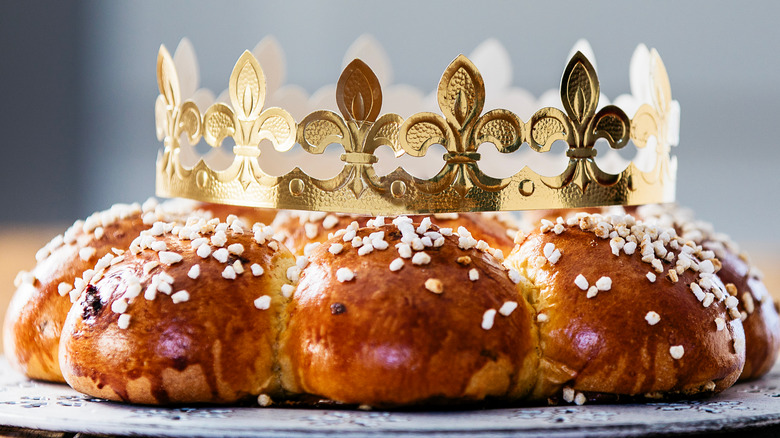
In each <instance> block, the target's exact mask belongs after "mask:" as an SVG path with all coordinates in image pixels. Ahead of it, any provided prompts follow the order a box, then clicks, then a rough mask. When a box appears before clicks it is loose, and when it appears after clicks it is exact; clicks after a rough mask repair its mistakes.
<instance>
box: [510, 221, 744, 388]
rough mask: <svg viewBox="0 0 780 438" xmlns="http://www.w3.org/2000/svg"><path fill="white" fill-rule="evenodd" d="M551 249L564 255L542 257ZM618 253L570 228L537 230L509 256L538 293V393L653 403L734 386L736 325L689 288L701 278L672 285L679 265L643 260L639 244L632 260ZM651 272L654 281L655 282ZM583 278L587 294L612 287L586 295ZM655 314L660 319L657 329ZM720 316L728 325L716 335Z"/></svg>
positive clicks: (682, 278) (739, 336)
mask: <svg viewBox="0 0 780 438" xmlns="http://www.w3.org/2000/svg"><path fill="white" fill-rule="evenodd" d="M559 231H560V230H559ZM658 232H659V233H660V232H661V231H658ZM640 241H641V240H640ZM549 244H552V245H554V249H557V250H558V251H560V253H561V256H560V258H559V259H558V260H557V261H556V262H555V263H554V264H553V263H551V262H550V261H549V260H548V257H547V256H546V255H545V247H546V246H547V245H549ZM552 248H553V247H548V248H547V254H549V253H550V250H551V249H552ZM669 251H673V252H675V254H676V255H679V251H677V250H674V249H671V248H669ZM618 252H619V254H620V255H619V256H616V255H614V254H613V248H612V247H611V246H610V239H609V238H601V237H597V236H596V234H594V233H593V232H592V230H591V231H582V230H581V229H579V228H578V227H577V226H573V227H571V226H566V227H565V229H564V230H563V231H562V232H561V233H560V234H557V233H556V232H553V231H552V230H550V231H547V232H541V231H540V230H539V229H538V228H537V229H536V230H534V231H533V232H531V233H530V234H529V235H527V236H526V237H525V239H524V240H523V241H522V244H521V245H519V246H518V247H517V248H516V249H515V251H513V253H512V254H511V255H510V256H509V257H508V258H507V261H506V264H507V265H508V266H511V267H514V268H516V269H518V270H519V271H520V272H521V273H524V274H525V275H526V276H528V278H530V279H531V280H532V281H533V282H534V283H535V286H536V291H535V294H534V295H533V296H531V297H529V298H530V299H531V301H532V302H533V304H534V307H535V308H536V311H537V312H538V315H539V316H537V321H538V326H539V334H540V347H541V350H542V359H541V362H540V375H539V381H538V383H537V385H536V388H535V390H534V394H533V396H534V397H535V398H537V399H543V398H546V397H550V396H554V395H557V394H558V393H559V392H558V391H560V390H561V389H562V388H563V387H567V388H568V390H569V392H570V395H572V396H573V394H574V393H573V392H572V390H574V391H577V392H579V391H581V392H589V393H608V394H619V395H649V396H655V395H657V394H659V393H660V394H671V393H677V392H680V393H697V392H707V391H716V392H717V391H721V390H723V389H725V388H727V387H729V386H731V385H732V384H733V383H734V382H735V381H736V379H737V377H738V376H739V373H740V372H741V370H742V366H743V364H744V334H743V331H742V326H741V323H740V321H739V319H732V318H730V317H729V314H728V312H727V310H726V308H725V306H724V304H723V302H718V300H717V299H715V301H714V302H713V303H712V304H710V305H709V307H704V306H703V304H702V302H700V301H699V300H698V299H697V297H696V296H695V295H694V293H693V292H692V291H691V289H690V286H689V285H690V283H692V282H694V281H698V277H697V274H696V273H695V272H693V271H692V270H690V269H688V270H685V271H684V272H682V273H681V274H680V275H679V276H678V278H677V280H678V281H677V282H676V283H674V282H672V281H671V280H670V279H669V278H667V277H666V274H667V272H668V271H669V270H670V267H671V269H672V270H674V264H670V263H668V262H663V263H662V266H663V272H662V273H658V272H656V271H655V270H654V268H653V267H652V265H651V264H649V263H647V262H643V261H642V260H641V258H642V255H641V246H640V247H638V248H637V249H636V251H635V252H634V253H633V254H632V255H628V254H626V253H625V252H620V251H618ZM648 272H652V273H654V274H655V275H656V276H657V278H656V279H655V281H654V282H651V281H650V279H648V277H647V276H646V275H647V274H648ZM579 275H582V276H583V277H584V279H585V280H587V283H588V285H587V286H585V284H583V283H582V282H581V281H580V282H579V283H580V284H582V286H583V287H585V288H586V289H590V286H594V285H595V284H596V282H597V281H598V280H599V279H601V278H602V277H609V278H610V279H611V285H610V287H609V290H598V289H596V290H594V291H593V292H595V296H592V297H591V298H588V292H587V291H586V290H583V289H582V288H581V287H580V286H578V285H577V283H575V281H576V279H577V277H578V276H579ZM603 284H605V283H603ZM603 284H602V285H603ZM649 312H655V313H657V315H658V316H659V317H660V320H659V321H658V322H656V323H655V324H654V325H651V324H650V323H649V322H648V319H650V320H652V319H653V318H652V317H651V316H649V315H648V313H649ZM646 318H648V319H646ZM716 318H720V319H722V320H723V322H724V323H725V324H724V328H723V329H722V330H720V331H719V330H718V329H717V325H716ZM740 342H742V344H741V345H742V347H741V346H740ZM678 346H681V347H682V349H681V350H680V349H679V348H678ZM673 347H675V349H674V350H673V349H672V348H673ZM736 349H741V350H742V351H741V352H737V351H736ZM672 353H683V354H682V356H681V357H679V358H675V357H673V354H672ZM710 382H712V383H710ZM564 396H565V394H564ZM568 401H572V400H568Z"/></svg>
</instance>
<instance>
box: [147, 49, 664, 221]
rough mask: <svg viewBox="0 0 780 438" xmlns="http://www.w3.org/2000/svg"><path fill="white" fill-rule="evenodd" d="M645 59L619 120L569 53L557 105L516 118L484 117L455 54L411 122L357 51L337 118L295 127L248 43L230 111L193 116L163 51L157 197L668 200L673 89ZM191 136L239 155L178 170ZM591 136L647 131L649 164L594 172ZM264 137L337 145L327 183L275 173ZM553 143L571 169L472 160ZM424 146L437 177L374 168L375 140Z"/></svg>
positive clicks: (272, 203) (653, 61)
mask: <svg viewBox="0 0 780 438" xmlns="http://www.w3.org/2000/svg"><path fill="white" fill-rule="evenodd" d="M649 66H650V69H651V71H650V72H649V73H650V78H651V87H652V90H651V92H653V93H654V96H653V97H654V98H653V99H652V100H651V102H650V103H644V104H642V105H641V106H640V107H639V108H638V109H637V111H636V112H635V114H634V117H633V119H629V117H628V116H627V115H626V113H625V112H624V111H623V110H622V109H620V108H618V107H617V106H614V105H607V106H604V107H603V108H601V109H598V110H597V108H598V100H599V82H598V78H597V76H596V71H595V69H594V68H593V66H592V65H591V63H590V62H589V61H588V59H587V58H586V57H585V56H584V55H583V54H582V53H581V52H577V53H576V54H575V55H574V56H573V57H572V58H571V60H570V61H569V63H568V65H567V66H566V68H565V70H564V73H563V78H562V80H561V87H560V95H561V101H562V104H563V111H562V110H560V109H557V108H552V107H548V108H542V109H540V110H538V111H536V112H535V113H534V114H533V115H532V116H531V117H530V118H529V120H528V121H527V122H523V121H522V120H521V119H520V118H519V117H518V116H517V115H516V114H514V113H512V112H511V111H509V110H505V109H494V110H491V111H488V112H485V113H483V105H484V99H485V87H484V83H483V80H482V76H481V75H480V73H479V71H478V70H477V68H476V67H475V66H474V64H473V63H472V62H471V61H470V60H469V59H468V58H466V57H465V56H463V55H460V56H458V57H457V58H456V59H455V60H454V61H453V62H452V63H451V64H450V65H449V67H447V69H446V70H445V72H444V74H443V75H442V78H441V81H440V82H439V87H438V92H437V100H438V104H439V108H440V110H441V114H434V113H430V112H422V113H416V114H413V115H412V116H410V117H409V118H407V119H403V118H402V117H401V116H399V115H397V114H381V105H382V90H381V87H380V85H379V81H378V79H377V77H376V75H375V74H374V73H373V72H372V71H371V69H370V68H369V67H368V66H367V65H366V64H365V63H363V62H362V61H360V60H359V59H355V60H354V61H353V62H351V63H350V64H349V65H348V66H347V67H346V68H345V69H344V71H343V72H342V74H341V77H340V79H339V81H338V85H337V89H336V103H337V105H338V108H339V110H340V112H341V115H339V114H336V113H335V112H332V111H326V110H320V111H314V112H312V113H310V114H309V115H307V116H306V117H304V118H303V119H302V120H301V121H300V122H298V123H296V121H295V120H294V119H293V117H292V116H291V115H290V114H289V113H288V112H287V111H285V110H283V109H281V108H268V109H264V108H263V105H264V101H265V77H264V74H263V71H262V69H261V68H260V65H259V63H258V62H257V60H256V59H255V57H254V56H253V55H252V54H251V53H250V52H248V51H247V52H244V54H243V55H242V56H241V57H240V58H239V60H238V62H237V63H236V65H235V68H234V69H233V72H232V74H231V78H230V82H229V89H228V90H229V96H230V102H231V105H226V104H223V103H215V104H213V105H211V106H209V107H208V108H207V109H206V111H205V112H203V113H201V111H200V109H199V108H198V106H197V105H196V104H195V103H194V102H193V101H191V100H187V101H184V102H182V99H181V93H180V90H179V78H178V76H177V72H176V68H175V65H174V63H173V59H172V58H171V56H170V54H169V53H168V51H167V50H166V49H165V47H164V46H162V47H161V48H160V51H159V55H158V60H157V79H158V86H159V89H160V95H159V96H158V98H157V102H156V107H155V110H156V122H157V135H158V138H159V139H160V140H162V141H163V142H164V149H163V151H162V152H161V154H160V155H159V156H158V160H157V181H156V192H157V195H159V196H164V197H184V198H191V199H196V200H200V201H206V202H216V203H226V204H235V205H244V206H254V207H270V208H282V209H294V210H316V211H333V212H344V213H363V214H383V215H392V214H402V213H441V212H458V211H501V210H505V211H506V210H530V209H548V208H583V207H596V206H605V205H636V204H646V203H664V202H672V201H674V194H675V182H676V165H675V164H676V162H675V161H674V160H672V158H671V156H670V144H669V141H668V139H667V131H668V129H669V128H668V125H669V119H670V115H669V113H670V112H671V107H672V100H671V91H670V89H669V82H668V77H667V75H666V71H665V69H664V66H663V63H662V61H661V59H660V57H659V56H658V54H657V52H655V50H653V51H652V52H651V53H650V63H649ZM201 136H202V137H203V138H204V139H205V140H206V142H207V143H208V144H209V145H211V146H212V147H215V148H220V147H222V146H221V144H222V141H223V140H224V139H225V138H227V137H231V138H232V139H233V140H234V142H235V146H234V147H233V153H234V154H235V156H234V158H233V161H232V163H231V164H230V166H229V167H228V168H227V169H224V170H215V169H212V168H210V167H209V166H208V165H207V164H206V162H205V161H204V160H202V159H201V160H200V161H198V162H197V164H196V165H195V166H194V167H191V168H190V167H186V166H184V165H183V164H182V162H181V157H180V151H181V150H180V141H181V140H182V139H185V140H186V141H187V142H188V143H189V144H196V143H197V142H198V141H199V140H200V137H201ZM599 138H601V139H604V140H606V142H607V143H608V144H609V146H610V147H611V148H612V149H621V148H623V147H625V146H626V145H627V144H629V141H632V142H633V144H634V145H635V146H636V147H637V148H645V147H646V146H647V144H648V142H649V140H650V139H651V138H652V139H654V142H655V143H656V157H655V166H654V168H653V169H652V170H650V171H649V172H644V171H642V170H640V168H639V167H638V166H637V165H636V164H635V163H633V162H632V163H630V164H629V165H628V166H627V167H626V169H625V170H623V171H622V172H620V173H617V174H611V173H608V172H605V171H603V170H602V169H601V168H599V166H598V165H597V163H596V161H595V160H594V158H595V156H596V152H597V151H596V149H595V148H594V145H595V143H596V140H597V139H599ZM262 140H269V141H270V142H271V143H272V144H273V146H274V148H275V149H276V150H278V151H282V152H283V151H287V150H289V149H290V148H291V147H292V146H293V144H295V143H297V144H299V145H300V146H301V147H302V148H303V150H304V151H306V152H308V153H309V154H312V156H313V157H316V156H317V154H322V153H323V152H324V150H325V148H326V147H327V146H328V145H329V144H333V143H337V144H340V145H341V146H343V148H344V153H342V154H341V156H340V159H341V161H343V162H344V166H343V168H342V170H341V172H339V174H338V175H336V176H335V177H333V178H330V179H324V180H321V179H316V178H313V177H311V176H309V175H307V174H306V173H304V172H303V171H302V170H301V169H300V168H299V167H296V168H295V169H293V170H292V171H291V172H289V173H287V174H285V175H283V176H278V177H275V176H271V175H268V174H267V173H265V172H264V171H263V170H262V168H261V166H260V163H262V162H263V160H264V157H263V156H262V155H261V154H260V148H259V144H260V142H261V141H262ZM557 140H562V141H564V142H565V143H566V144H567V145H568V149H567V150H566V154H565V155H566V157H567V158H568V163H567V165H566V168H565V170H564V171H563V172H562V173H560V174H559V175H556V176H552V177H549V176H543V175H540V174H538V173H536V172H534V171H533V170H531V169H530V168H528V167H527V166H526V167H523V168H522V169H521V170H520V171H518V172H517V173H515V174H514V175H512V176H510V177H508V178H494V177H491V176H489V175H486V174H485V173H483V172H482V170H481V169H480V167H479V164H480V161H481V159H482V156H481V154H479V153H478V152H477V148H478V147H479V146H480V145H481V144H483V143H492V144H493V145H495V146H496V148H497V149H498V151H499V152H501V153H502V154H512V153H516V152H517V151H518V149H520V148H521V146H523V145H526V146H527V147H528V148H530V149H531V150H533V151H536V152H538V153H545V152H549V151H550V149H551V147H552V144H553V142H555V141H557ZM433 144H440V145H442V146H444V148H445V149H446V150H447V153H446V154H445V155H444V156H443V161H444V163H443V165H442V167H441V169H440V171H439V172H438V173H437V174H436V175H435V176H434V177H432V178H430V179H420V178H416V177H414V176H412V175H411V174H410V173H408V172H407V171H405V170H404V169H402V168H398V169H396V170H395V171H393V172H391V173H389V174H387V175H384V176H379V175H377V174H376V172H375V169H374V164H375V163H376V162H377V160H378V158H377V156H376V155H375V151H376V149H377V148H378V147H379V146H389V147H390V148H392V150H393V151H394V153H395V155H396V156H400V155H402V154H407V155H410V156H413V157H422V156H424V155H425V154H426V153H427V150H428V147H429V146H431V145H433Z"/></svg>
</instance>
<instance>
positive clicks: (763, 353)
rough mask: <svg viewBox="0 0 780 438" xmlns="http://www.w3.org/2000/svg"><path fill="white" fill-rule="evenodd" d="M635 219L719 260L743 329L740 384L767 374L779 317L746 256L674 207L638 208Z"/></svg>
mask: <svg viewBox="0 0 780 438" xmlns="http://www.w3.org/2000/svg"><path fill="white" fill-rule="evenodd" d="M636 215H637V216H638V217H641V218H642V219H644V220H646V221H652V222H657V223H659V224H661V225H662V226H667V227H673V228H674V229H675V230H677V232H678V233H679V234H680V236H682V238H683V239H685V240H690V241H692V242H695V243H696V244H697V245H701V246H702V247H703V248H705V249H707V250H710V251H712V252H713V255H714V256H715V257H717V258H718V260H720V262H721V264H722V268H721V269H720V271H718V277H720V279H721V280H723V283H725V285H726V291H727V292H728V293H729V295H731V296H734V297H736V298H737V299H738V309H739V312H740V318H741V319H742V325H743V326H744V328H745V353H746V357H745V368H744V369H743V370H742V374H741V375H740V380H750V379H755V378H758V377H761V376H763V375H764V374H766V373H768V372H769V370H770V369H771V368H772V365H773V364H774V363H775V360H777V353H778V350H780V316H778V309H777V303H776V302H775V301H774V300H773V299H772V296H771V295H770V293H769V291H768V290H767V288H766V285H764V282H763V281H762V274H761V272H760V271H759V270H758V269H757V268H756V267H755V266H753V265H752V264H751V262H750V258H749V257H748V255H747V254H746V253H744V252H742V251H740V249H739V246H738V245H737V244H736V243H735V242H734V241H733V240H731V239H730V238H729V237H728V236H727V235H725V234H720V233H716V232H715V230H714V229H713V226H712V224H710V223H707V222H704V221H699V220H696V219H695V218H694V216H693V212H691V211H690V210H687V209H685V208H682V207H679V206H677V205H657V204H653V205H647V206H641V207H639V208H638V209H637V211H636Z"/></svg>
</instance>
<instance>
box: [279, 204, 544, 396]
mask: <svg viewBox="0 0 780 438" xmlns="http://www.w3.org/2000/svg"><path fill="white" fill-rule="evenodd" d="M393 223H394V225H389V224H388V225H382V224H381V223H378V224H371V225H372V226H369V227H368V228H360V229H358V227H357V223H355V224H353V225H352V226H350V227H348V228H347V229H346V231H344V230H342V231H341V232H339V233H336V236H335V237H333V238H331V239H329V240H328V241H326V242H325V243H323V244H322V245H319V246H317V247H316V248H314V249H313V250H311V252H310V255H309V257H308V264H307V266H306V267H305V269H303V273H302V276H301V280H300V283H299V284H298V287H297V289H296V292H295V294H294V295H293V299H292V301H291V303H290V305H289V308H288V314H289V322H288V324H287V327H286V330H285V331H284V332H283V334H282V342H281V344H282V346H281V355H280V358H281V360H282V362H281V365H282V367H281V368H282V370H283V373H282V375H283V376H285V378H286V379H285V380H284V381H283V384H284V386H285V389H287V390H288V391H291V392H304V393H310V394H317V395H319V396H322V397H325V398H328V399H332V400H337V401H340V402H345V403H355V404H367V405H370V406H401V405H404V406H408V405H419V404H426V405H432V404H437V403H463V402H468V401H476V400H483V399H485V398H487V397H494V398H503V399H508V400H516V399H519V398H521V397H523V396H525V395H526V394H528V393H529V392H530V390H531V387H532V386H533V382H534V380H535V369H536V364H537V362H538V357H537V352H536V348H537V346H536V340H537V336H536V333H535V327H534V323H533V314H532V310H531V308H530V307H529V306H528V304H527V303H526V302H525V300H524V299H523V298H522V295H521V291H520V290H518V286H517V284H516V283H517V279H516V278H515V281H513V280H512V278H513V277H511V276H509V275H508V271H507V270H506V269H505V268H503V267H502V266H501V264H500V263H499V262H498V261H497V260H496V259H495V258H494V257H493V256H491V255H490V254H489V253H488V252H486V251H485V249H486V248H481V249H477V248H476V245H477V241H476V240H475V239H474V238H473V237H472V236H471V235H470V234H469V233H468V231H466V230H465V229H464V228H461V229H460V233H459V234H460V237H458V236H457V235H453V233H452V230H451V229H442V228H439V227H437V226H435V225H429V223H430V221H428V222H427V223H426V222H423V225H419V224H413V223H412V219H411V218H405V217H402V218H398V219H396V220H395V221H394V222H393ZM425 237H427V238H428V239H429V240H427V241H426V243H425V244H423V245H421V247H419V249H420V250H419V251H417V250H413V248H418V247H417V245H416V242H415V241H419V240H420V239H421V238H425ZM367 248H368V250H366V249H367Z"/></svg>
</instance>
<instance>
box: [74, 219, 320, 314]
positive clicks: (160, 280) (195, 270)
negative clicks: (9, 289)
mask: <svg viewBox="0 0 780 438" xmlns="http://www.w3.org/2000/svg"><path fill="white" fill-rule="evenodd" d="M155 218H159V216H155ZM151 219H152V218H151V217H149V218H148V221H149V222H150V223H149V224H148V225H149V228H148V229H147V230H145V231H142V232H141V233H140V235H139V236H138V237H137V238H136V239H135V240H133V242H132V243H131V245H130V248H129V252H130V253H132V254H135V255H137V254H140V253H141V252H142V251H145V250H149V251H154V252H155V253H156V258H157V259H158V260H151V261H148V262H146V263H144V264H143V265H142V268H141V271H142V272H143V276H144V277H145V278H148V280H145V281H144V283H145V284H143V285H142V281H141V278H139V277H136V276H130V278H125V284H126V289H125V291H124V293H123V294H121V296H120V297H118V298H117V299H116V300H114V301H113V302H112V304H111V310H112V311H113V313H117V314H120V316H119V319H118V320H117V323H118V324H119V326H120V328H123V329H125V328H127V327H128V326H129V322H130V318H131V316H130V313H131V312H132V303H133V301H134V299H136V298H138V297H142V298H143V299H145V300H148V301H152V300H155V299H157V298H158V295H159V294H164V295H168V296H170V299H171V302H173V303H174V304H178V303H183V302H186V301H189V300H190V297H191V294H190V292H189V291H187V290H184V289H181V286H183V284H180V285H178V286H179V287H178V290H177V288H175V287H176V286H177V284H175V283H177V282H184V281H188V282H191V281H194V282H197V281H200V278H201V270H202V269H203V266H204V265H203V263H219V264H222V265H223V266H222V267H221V268H220V270H221V276H222V277H223V278H224V279H225V280H227V281H233V280H235V279H236V278H238V277H239V276H240V275H242V274H243V273H244V271H245V269H248V270H251V273H252V276H255V277H257V276H260V275H262V274H263V272H264V270H263V268H262V266H261V265H260V264H258V263H252V262H251V260H250V261H249V262H248V264H247V265H244V263H246V262H247V260H246V258H244V257H246V249H247V247H246V246H245V245H246V244H245V243H238V242H235V241H232V240H233V239H234V238H235V236H239V235H243V234H246V233H249V228H248V227H246V225H244V224H243V223H242V222H241V220H240V219H238V218H236V217H235V216H233V215H231V216H229V218H228V221H227V222H220V221H219V219H209V218H207V217H206V216H203V215H193V216H190V217H189V218H187V219H186V221H184V222H183V224H182V223H175V222H163V221H160V220H155V221H152V220H151ZM145 221H146V219H145ZM252 233H254V236H253V237H254V242H255V243H257V244H258V245H263V244H267V245H268V247H269V248H271V249H272V250H274V251H276V250H278V248H279V247H278V245H277V243H276V241H274V240H271V236H272V234H273V231H272V230H271V229H270V228H269V227H266V226H265V225H263V224H254V226H253V227H252ZM63 239H64V238H63ZM269 240H270V241H269ZM180 248H187V249H189V250H191V251H194V252H195V253H196V255H197V256H198V258H197V259H196V260H202V261H201V262H200V263H193V264H192V265H190V266H189V267H188V269H187V270H186V272H187V274H186V275H187V277H188V278H186V279H180V280H175V279H174V278H173V277H172V276H171V275H170V274H169V273H168V271H166V269H168V268H169V267H172V266H175V265H178V264H181V263H186V261H185V256H184V254H183V253H182V252H179V251H180ZM123 261H125V252H124V251H121V250H116V251H113V252H112V253H109V254H106V255H104V256H103V257H101V258H100V259H99V260H98V261H97V263H96V265H95V268H94V269H90V270H87V271H85V273H84V276H82V278H77V279H76V281H75V282H74V284H73V287H72V288H68V289H67V290H66V288H65V287H62V288H61V293H63V294H70V295H71V299H72V300H75V298H77V297H78V296H79V295H80V294H81V293H82V292H83V291H84V289H85V288H86V286H87V284H89V283H91V284H96V283H97V282H98V281H99V280H100V279H101V278H102V277H103V275H104V273H105V272H106V270H107V269H110V268H111V267H113V266H115V265H119V264H120V263H121V262H123ZM298 265H299V266H300V265H305V264H304V263H303V260H301V259H299V260H298ZM292 268H295V269H297V270H298V272H299V271H300V268H299V267H298V266H293V267H292ZM288 275H290V271H289V270H288ZM296 280H297V278H296ZM287 286H289V287H293V286H291V285H287ZM188 288H189V286H188ZM284 289H285V288H283V292H284ZM58 291H60V289H59V288H58ZM269 299H270V298H269ZM258 300H260V304H261V305H262V304H263V302H264V301H265V299H264V298H263V297H260V298H258ZM269 305H270V301H269ZM255 306H257V300H256V301H255Z"/></svg>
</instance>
